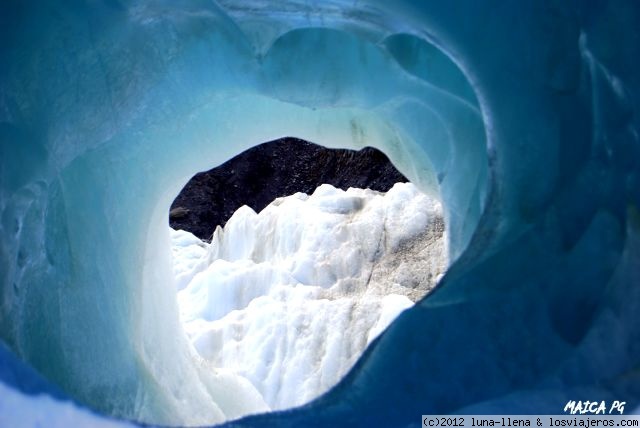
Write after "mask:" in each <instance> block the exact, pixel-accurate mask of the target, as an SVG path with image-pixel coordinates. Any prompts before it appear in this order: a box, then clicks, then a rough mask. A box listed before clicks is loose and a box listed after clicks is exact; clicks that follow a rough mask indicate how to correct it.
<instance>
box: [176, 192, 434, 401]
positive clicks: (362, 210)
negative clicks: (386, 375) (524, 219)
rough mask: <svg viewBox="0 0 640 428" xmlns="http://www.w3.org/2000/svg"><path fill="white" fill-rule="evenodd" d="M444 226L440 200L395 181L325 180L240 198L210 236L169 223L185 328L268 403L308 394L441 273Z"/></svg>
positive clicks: (343, 368) (215, 363)
mask: <svg viewBox="0 0 640 428" xmlns="http://www.w3.org/2000/svg"><path fill="white" fill-rule="evenodd" d="M443 228H444V224H443V221H442V208H441V205H440V203H439V202H437V201H436V200H434V199H432V198H429V197H428V196H426V195H424V194H422V193H421V192H419V191H418V189H417V188H416V187H415V186H414V185H412V184H410V183H397V184H396V185H394V186H393V188H391V189H390V190H389V191H388V192H386V193H384V194H381V193H378V192H374V191H372V190H362V189H355V188H351V189H348V190H347V191H346V192H345V191H342V190H339V189H336V188H334V187H333V186H330V185H328V184H324V185H322V186H320V187H318V188H317V189H316V190H315V192H313V194H311V195H306V194H304V193H297V194H295V195H292V196H288V197H284V198H278V199H276V200H275V201H274V202H272V203H271V204H270V205H268V206H267V207H266V208H265V209H263V210H262V211H261V212H260V213H259V214H256V213H255V212H254V211H253V210H252V209H251V208H249V207H247V206H244V207H242V208H240V209H238V210H237V211H236V212H235V214H233V216H232V217H231V218H230V219H229V221H228V222H227V224H226V226H225V227H224V229H222V228H220V227H218V229H216V231H215V233H214V234H213V238H212V240H211V244H210V245H209V244H206V243H204V242H202V241H200V239H198V238H197V237H195V236H193V235H191V234H190V233H188V232H185V231H182V230H177V231H173V230H172V232H171V237H172V249H173V254H174V257H173V263H174V270H175V272H176V276H177V277H178V282H179V284H178V288H181V290H180V292H179V293H178V306H179V308H180V316H181V319H182V322H183V323H184V327H185V330H186V332H187V335H188V337H189V339H190V341H191V343H193V344H194V346H195V348H196V349H197V351H198V354H199V355H200V356H202V357H203V358H204V359H205V360H206V361H207V364H209V365H211V366H212V367H213V368H225V369H229V370H231V371H233V372H234V373H237V375H238V376H242V377H244V378H246V379H248V380H249V381H250V382H251V383H252V384H253V385H254V386H255V387H256V388H257V389H258V391H259V392H260V394H261V396H262V397H263V398H264V400H265V402H266V404H267V405H268V406H269V409H271V410H279V409H285V408H290V407H294V406H298V405H301V404H305V403H306V402H308V401H310V400H311V399H313V398H316V397H318V396H319V395H320V394H321V393H324V392H326V391H328V390H329V389H330V388H331V387H333V386H334V385H335V384H337V383H338V381H339V380H340V379H341V378H342V377H343V376H344V374H346V372H347V371H348V369H350V368H351V367H352V366H353V364H354V363H355V361H356V359H357V358H358V357H359V356H360V355H361V354H362V352H363V351H364V349H365V347H366V346H367V345H368V344H370V343H371V342H372V341H373V340H374V339H375V338H376V337H377V336H378V335H379V334H380V333H382V331H383V330H384V329H385V328H386V327H387V326H388V325H389V324H390V323H391V322H392V321H393V319H395V318H396V317H397V316H398V315H399V314H400V312H402V311H403V310H405V309H408V308H409V307H411V306H413V303H414V302H415V301H417V300H419V299H420V298H422V297H423V296H424V295H425V294H426V293H427V292H428V291H429V290H430V289H431V288H432V287H433V286H434V285H435V284H436V282H437V281H438V280H439V279H440V278H441V277H442V275H443V274H444V271H445V269H446V266H447V256H446V254H447V253H446V247H445V243H446V240H445V237H444V233H443V232H444V231H443ZM258 410H260V409H258Z"/></svg>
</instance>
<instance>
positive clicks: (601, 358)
mask: <svg viewBox="0 0 640 428" xmlns="http://www.w3.org/2000/svg"><path fill="white" fill-rule="evenodd" d="M639 29H640V6H639V5H638V3H637V2H634V1H623V0H620V1H595V2H563V1H554V0H543V1H540V0H536V1H534V0H531V1H529V0H525V1H519V2H503V1H500V0H488V1H485V2H476V1H471V0H453V1H446V2H445V1H432V2H424V3H419V2H415V1H409V0H406V1H405V0H398V1H384V2H382V1H376V0H363V1H358V2H351V1H340V0H333V1H328V2H325V1H323V2H314V1H312V2H308V1H304V2H303V1H296V0H287V1H273V2H268V3H265V2H262V1H257V0H255V1H252V0H249V1H242V2H240V1H232V0H224V1H218V2H201V1H196V0H194V1H189V0H187V1H183V2H180V3H170V2H165V1H162V0H148V1H144V0H134V1H126V2H125V1H110V0H109V1H96V2H90V3H78V2H63V3H60V2H56V1H47V0H43V1H42V2H39V3H38V5H37V7H36V6H35V5H28V4H26V3H23V2H18V1H7V2H3V3H2V5H0V64H2V65H1V66H0V287H1V288H0V338H1V339H2V342H3V344H2V348H1V349H2V353H0V356H1V358H2V359H1V360H0V369H2V370H0V381H1V382H2V385H0V387H1V388H2V397H3V398H4V397H5V396H7V397H11V403H17V404H15V408H14V407H9V405H6V404H3V403H5V401H4V400H3V401H2V402H0V418H5V419H4V420H8V421H10V422H11V421H14V419H11V418H12V417H16V418H17V417H18V413H17V411H16V410H15V409H17V408H20V409H34V411H33V413H31V412H26V411H20V414H25V413H28V414H29V415H30V417H31V416H33V418H34V420H36V419H37V417H38V415H41V413H40V410H39V409H43V408H46V409H58V410H59V411H57V410H56V411H55V412H56V413H55V414H57V415H60V418H71V419H73V417H74V416H73V415H74V414H76V413H77V414H78V418H85V417H87V418H91V419H92V420H94V421H95V422H96V423H104V424H105V426H107V425H109V424H111V423H112V422H113V421H111V420H104V419H100V416H98V415H97V414H89V413H88V411H87V410H83V409H82V408H81V407H80V406H86V407H87V408H90V409H92V411H93V412H99V413H100V412H101V413H106V414H109V415H112V416H116V417H121V418H126V419H131V420H136V421H144V422H151V423H157V424H167V425H184V424H194V425H195V424H213V423H217V422H221V421H224V420H229V419H234V418H238V417H242V416H243V415H246V413H247V412H249V409H255V407H254V405H256V404H258V405H259V404H260V397H259V394H256V393H255V390H254V388H253V387H252V385H251V384H250V383H249V382H242V381H240V380H238V379H235V378H233V377H232V376H230V375H229V373H227V372H225V371H223V370H218V371H211V370H208V368H207V367H203V365H202V364H194V362H193V361H194V355H193V353H192V351H191V350H190V347H189V346H188V339H187V337H186V336H185V334H184V333H183V331H182V328H181V326H180V323H179V311H178V307H177V304H176V299H175V286H176V284H175V277H174V275H173V272H172V264H171V252H170V243H171V235H170V231H169V229H168V227H167V225H166V213H167V212H168V209H169V206H170V203H171V201H172V200H173V198H174V197H175V195H176V194H177V193H178V191H179V189H180V188H182V186H183V185H184V184H185V183H186V181H187V180H188V178H189V177H190V176H192V175H193V173H195V172H197V171H200V170H205V169H208V168H210V167H212V166H215V165H218V164H220V163H222V162H224V161H225V160H227V159H230V158H231V157H232V156H234V155H236V154H238V153H240V152H242V151H243V150H245V149H246V148H248V147H250V146H252V145H254V144H258V143H260V142H263V141H269V140H273V139H276V138H279V137H282V136H287V135H290V136H295V137H299V138H302V139H305V140H309V141H314V142H317V143H319V144H322V145H325V146H327V147H344V148H360V147H362V146H363V145H371V146H375V147H377V148H379V149H380V150H382V151H384V152H385V153H386V154H387V155H388V156H389V158H390V159H391V161H392V162H393V163H394V164H395V165H396V166H397V167H398V169H400V170H401V171H402V172H403V174H405V175H406V176H407V177H408V178H409V179H410V180H411V181H412V182H413V183H414V184H415V185H416V186H417V187H418V188H420V189H421V190H422V191H424V192H425V193H427V194H429V195H431V196H432V197H435V198H436V199H438V200H440V201H441V203H442V209H443V215H444V219H445V224H446V234H447V239H448V251H449V259H450V260H451V262H452V265H451V267H450V268H449V270H448V272H447V274H446V275H445V276H444V278H443V279H442V280H441V281H440V282H439V284H438V285H437V287H436V289H435V291H434V292H433V293H431V294H430V295H429V296H428V297H427V298H426V299H424V300H421V301H420V302H418V303H417V304H416V305H415V306H414V307H413V308H411V309H410V310H407V311H405V312H403V313H402V315H400V316H399V317H398V318H397V319H396V320H395V321H394V322H393V323H392V324H391V325H390V326H389V328H387V329H386V330H385V331H384V332H383V333H382V334H381V335H380V336H379V337H378V339H376V340H374V341H373V342H372V343H371V345H370V346H368V347H367V349H366V351H365V353H364V355H363V356H362V357H361V358H359V359H358V361H357V362H355V365H354V366H353V368H352V369H351V370H349V372H348V374H347V375H346V377H345V378H344V379H343V380H341V381H340V382H339V383H338V384H337V385H336V386H335V387H334V388H332V389H331V390H330V391H329V392H327V393H326V394H324V395H322V396H320V397H319V398H318V399H316V400H314V401H312V402H311V403H309V404H307V405H305V406H302V407H300V408H297V409H293V410H289V411H285V412H275V413H268V414H263V415H255V416H251V417H248V418H245V419H242V420H240V421H238V422H237V424H238V425H240V426H309V427H312V426H327V425H336V426H340V425H345V424H349V423H355V422H357V423H358V424H362V425H365V424H370V425H374V424H375V425H377V426H380V425H382V426H409V425H411V424H416V423H417V422H416V421H417V420H418V419H417V418H418V415H421V414H425V413H450V412H467V411H469V412H470V411H474V412H475V411H477V412H497V413H518V412H520V411H522V412H527V411H532V412H535V413H540V414H545V413H556V412H558V411H560V406H561V404H562V403H564V402H566V401H568V400H569V399H575V397H578V396H589V397H591V396H597V397H599V399H606V400H623V401H627V402H628V404H627V405H628V406H629V408H637V407H638V405H640V389H639V385H640V379H639V378H638V375H637V373H638V363H639V361H640V329H639V327H638V325H640V324H639V323H638V313H640V312H638V310H637V309H638V308H637V306H638V302H639V301H640V299H639V298H640V296H639V295H638V294H639V291H638V290H639V289H638V287H637V284H639V283H640V262H639V260H638V248H639V247H638V242H639V239H640V226H638V225H639V224H640V221H639V220H638V218H639V217H640V214H638V213H639V207H640V146H639V142H638V129H639V127H640V123H639V122H640V119H639V115H638V106H639V105H640V102H639V100H640V98H639V95H640V92H639V91H640V81H639V77H638V76H639V75H638V73H637V67H636V66H635V63H634V59H635V58H639V57H640V44H639V43H638V31H640V30H639ZM237 244H238V245H239V244H240V243H237ZM5 345H6V346H5ZM5 348H6V351H5ZM13 356H17V357H18V359H15V358H13ZM31 368H33V369H35V370H36V371H37V372H38V373H40V375H42V376H43V377H44V378H46V379H47V382H44V381H41V380H37V379H38V378H37V375H36V374H35V372H34V371H32V370H31ZM48 382H50V383H48ZM52 385H56V387H53V386H52ZM58 388H59V389H60V390H62V391H63V394H64V395H67V396H69V397H73V400H74V403H75V404H72V405H71V407H69V405H68V404H64V403H63V402H62V401H60V400H59V398H60V397H61V394H60V393H59V392H58V393H56V392H54V391H58ZM390 391H393V393H390ZM5 392H6V394H5ZM39 392H42V393H45V394H47V393H48V394H49V395H37V393H39ZM212 397H213V399H212ZM559 403H560V404H559ZM3 406H4V407H3ZM39 406H42V407H39ZM265 408H266V407H265ZM65 412H66V413H65ZM69 412H70V413H69ZM74 412H75V413H74ZM69 415H71V416H69ZM54 420H55V419H54V418H51V419H50V420H49V422H50V423H51V424H53V423H54V422H53V421H54ZM60 420H63V419H60ZM64 420H68V419H64ZM83 420H84V419H83ZM100 421H101V422H100ZM35 423H37V420H36V421H35V422H34V424H35ZM60 423H61V424H62V422H60Z"/></svg>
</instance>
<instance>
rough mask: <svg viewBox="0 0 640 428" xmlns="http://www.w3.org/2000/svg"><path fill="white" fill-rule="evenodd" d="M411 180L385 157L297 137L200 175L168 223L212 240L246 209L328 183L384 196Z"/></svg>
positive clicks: (262, 146) (178, 201) (175, 205)
mask: <svg viewBox="0 0 640 428" xmlns="http://www.w3.org/2000/svg"><path fill="white" fill-rule="evenodd" d="M406 181H408V180H407V179H406V178H405V177H404V176H403V175H402V174H400V172H398V170H397V169H396V168H395V167H394V166H393V165H392V164H391V162H389V159H388V158H387V157H386V156H385V154H384V153H382V152H380V151H379V150H377V149H374V148H371V147H367V148H364V149H362V150H360V151H355V150H336V149H327V148H325V147H322V146H318V145H317V144H313V143H309V142H306V141H303V140H299V139H296V138H283V139H280V140H276V141H272V142H268V143H264V144H260V145H259V146H255V147H253V148H251V149H249V150H247V151H245V152H243V153H241V154H239V155H238V156H236V157H235V158H233V159H231V160H229V161H228V162H226V163H224V164H222V165H220V166H218V167H216V168H213V169H212V170H209V171H207V172H201V173H198V174H196V175H195V176H194V177H193V178H192V179H191V180H190V181H189V183H187V185H186V186H185V187H184V189H182V191H181V192H180V194H179V195H178V197H177V198H176V199H175V201H173V204H172V206H171V213H170V218H169V223H170V225H171V227H173V228H174V229H184V230H187V231H189V232H191V233H193V234H194V235H196V236H198V237H199V238H201V239H206V240H209V239H210V238H211V235H212V234H213V231H214V229H215V227H216V226H217V225H220V226H224V225H225V223H226V222H227V220H228V219H229V218H230V217H231V215H232V214H233V213H234V212H235V211H236V210H237V209H238V208H240V207H241V206H242V205H248V206H250V207H251V208H253V209H254V210H255V211H256V212H260V210H262V209H263V208H264V207H266V206H267V205H268V204H269V203H271V202H272V201H273V200H274V199H276V198H278V197H281V196H287V195H291V194H294V193H296V192H304V193H307V194H310V193H313V191H314V190H315V189H316V188H317V187H318V186H319V185H321V184H324V183H328V184H331V185H333V186H335V187H338V188H341V189H343V190H346V189H348V188H349V187H359V188H369V189H372V190H377V191H380V192H386V191H387V190H389V189H390V188H391V187H392V186H393V185H394V184H395V183H397V182H406Z"/></svg>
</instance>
